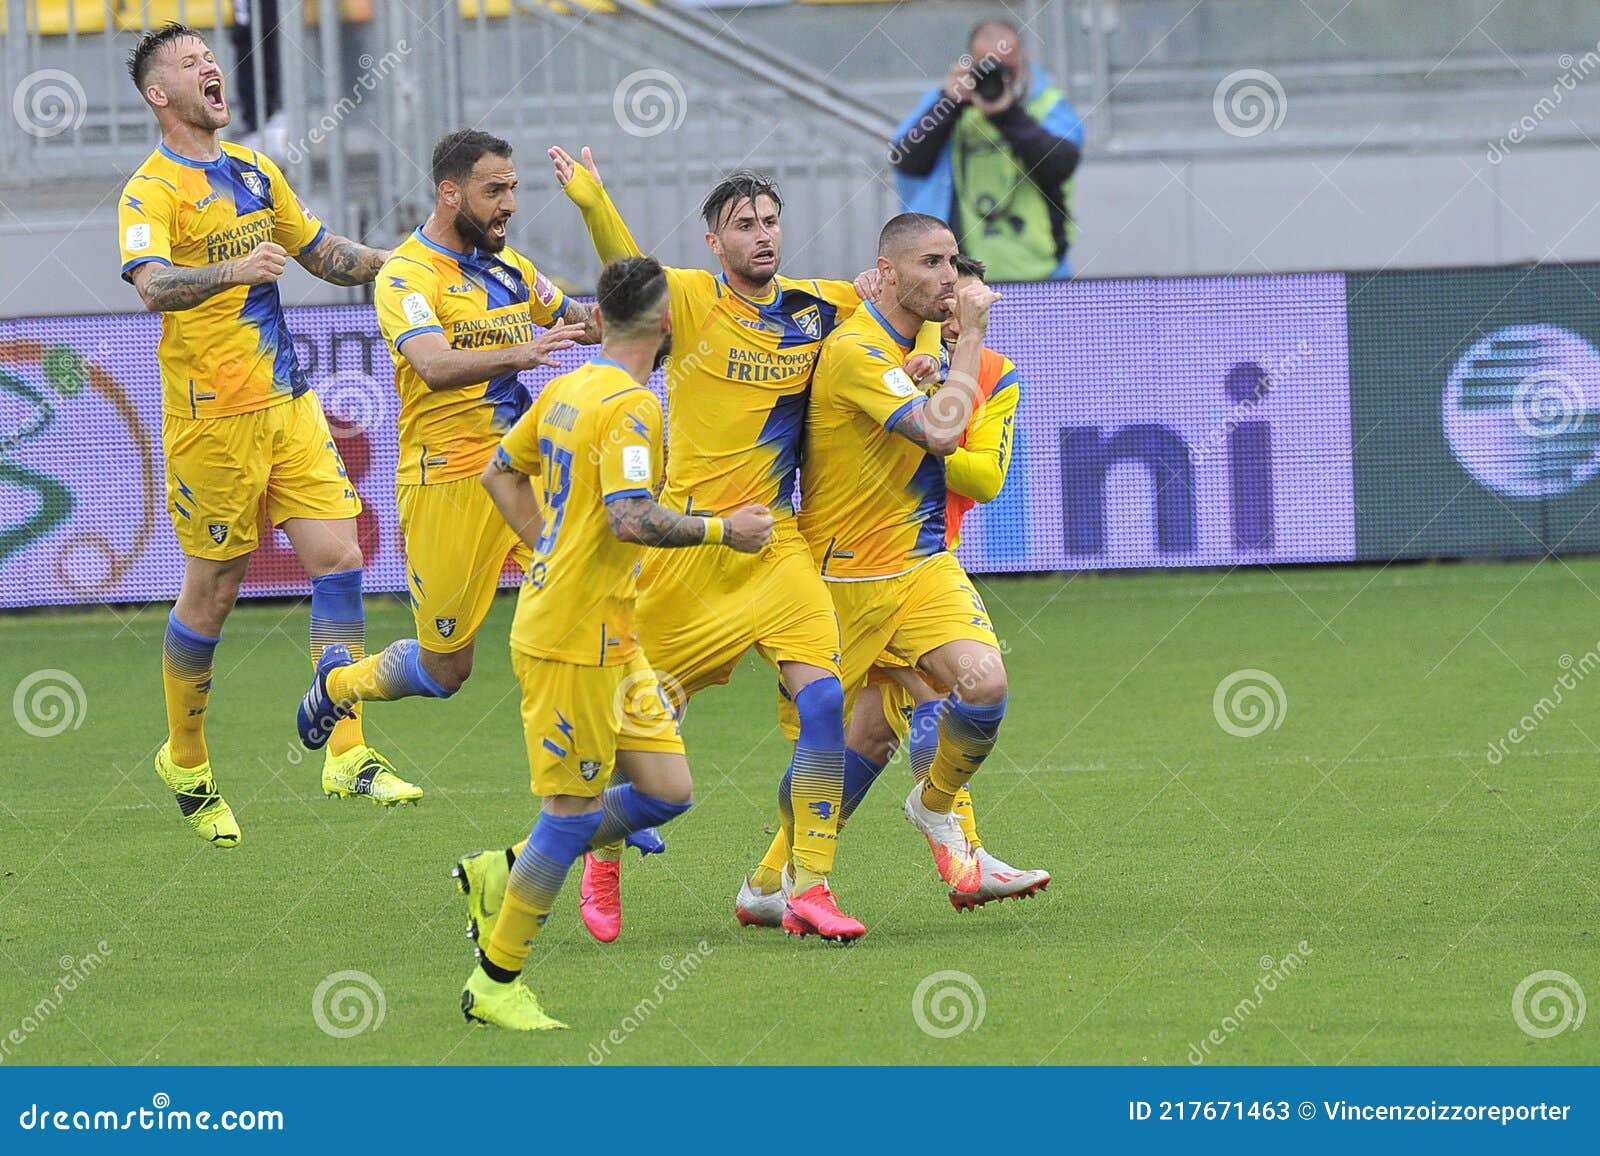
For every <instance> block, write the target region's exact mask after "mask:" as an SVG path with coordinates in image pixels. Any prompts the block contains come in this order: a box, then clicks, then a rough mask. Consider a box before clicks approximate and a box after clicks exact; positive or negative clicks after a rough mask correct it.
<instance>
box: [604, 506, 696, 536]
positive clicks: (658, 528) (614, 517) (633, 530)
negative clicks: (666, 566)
mask: <svg viewBox="0 0 1600 1156" xmlns="http://www.w3.org/2000/svg"><path fill="white" fill-rule="evenodd" d="M606 520H607V521H609V522H610V523H611V532H612V533H613V534H615V535H616V536H617V538H618V539H619V540H621V541H623V542H637V543H639V544H640V545H641V546H698V545H700V544H701V543H703V542H704V541H705V540H706V526H705V519H704V518H701V517H700V516H699V515H697V514H696V515H691V514H675V513H673V512H672V511H671V510H669V509H667V508H666V507H664V506H660V505H657V504H656V502H654V501H653V500H652V499H650V498H617V499H616V500H615V501H610V502H607V503H606Z"/></svg>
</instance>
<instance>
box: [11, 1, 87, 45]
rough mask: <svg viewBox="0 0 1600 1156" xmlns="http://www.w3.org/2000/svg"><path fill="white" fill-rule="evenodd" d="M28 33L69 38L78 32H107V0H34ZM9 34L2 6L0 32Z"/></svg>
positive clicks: (28, 11)
mask: <svg viewBox="0 0 1600 1156" xmlns="http://www.w3.org/2000/svg"><path fill="white" fill-rule="evenodd" d="M27 13H28V31H29V32H37V33H39V34H40V35H41V36H65V35H66V34H67V33H68V32H71V31H72V30H73V29H74V28H76V29H77V31H78V32H80V33H83V32H103V31H105V27H106V0H77V3H76V4H68V3H67V0H33V2H31V3H29V4H28V5H27ZM6 31H9V29H8V27H7V10H6V7H5V5H3V4H0V32H6Z"/></svg>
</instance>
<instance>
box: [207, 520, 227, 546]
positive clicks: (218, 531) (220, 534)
mask: <svg viewBox="0 0 1600 1156" xmlns="http://www.w3.org/2000/svg"><path fill="white" fill-rule="evenodd" d="M206 529H208V530H210V531H211V540H212V541H213V542H215V543H216V544H217V545H219V546H220V545H222V544H223V543H224V542H226V541H227V540H228V523H226V522H212V523H211V524H210V525H208V526H207V527H206Z"/></svg>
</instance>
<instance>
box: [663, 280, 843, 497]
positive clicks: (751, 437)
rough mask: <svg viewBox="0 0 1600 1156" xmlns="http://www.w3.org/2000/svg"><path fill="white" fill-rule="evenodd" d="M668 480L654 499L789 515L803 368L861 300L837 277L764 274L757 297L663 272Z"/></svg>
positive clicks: (801, 424)
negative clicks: (763, 295)
mask: <svg viewBox="0 0 1600 1156" xmlns="http://www.w3.org/2000/svg"><path fill="white" fill-rule="evenodd" d="M666 273H667V285H668V287H669V289H670V292H671V304H672V352H671V359H670V360H669V361H668V362H667V364H666V380H667V449H668V457H667V484H666V488H665V489H664V490H663V491H662V494H661V504H662V505H664V506H666V507H667V508H668V509H672V510H677V511H680V512H682V513H686V514H688V513H693V514H702V513H703V514H710V515H720V514H730V513H732V512H733V511H734V510H736V509H738V508H739V507H740V506H745V505H750V504H751V503H760V504H761V505H764V506H767V507H769V508H770V509H771V510H772V513H773V516H774V517H778V518H781V517H783V516H784V515H786V514H787V515H793V513H794V506H795V502H794V479H795V470H796V468H797V467H798V466H799V464H800V437H801V434H802V433H803V432H804V430H805V419H806V398H807V394H808V387H809V385H810V382H811V370H812V367H813V366H814V365H815V364H816V360H817V350H818V348H820V346H821V344H822V339H823V338H825V337H826V336H827V335H828V334H829V333H830V332H832V330H833V328H834V326H835V325H837V324H838V322H839V320H840V319H841V318H843V317H848V316H850V315H851V314H852V313H854V312H855V311H856V308H857V307H858V306H859V305H860V304H861V298H860V297H858V296H857V295H856V291H855V289H854V287H853V286H851V285H850V283H849V282H848V281H796V280H792V279H790V278H788V277H775V278H773V286H772V292H771V294H770V296H769V297H768V298H767V299H766V300H764V301H756V300H752V299H750V298H748V297H744V296H742V295H741V294H739V293H736V292H735V291H734V290H733V289H731V288H729V286H728V283H727V282H726V281H725V280H724V279H723V278H722V277H720V276H716V275H713V274H711V273H708V272H706V271H704V270H702V269H668V270H667V271H666Z"/></svg>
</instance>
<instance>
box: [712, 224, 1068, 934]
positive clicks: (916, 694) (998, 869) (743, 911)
mask: <svg viewBox="0 0 1600 1156" xmlns="http://www.w3.org/2000/svg"><path fill="white" fill-rule="evenodd" d="M984 275H985V269H984V266H983V262H982V261H979V260H978V259H977V258H975V257H968V256H966V255H965V254H962V255H959V256H957V257H956V290H957V291H958V292H959V291H961V290H962V289H964V288H965V287H966V286H967V285H970V284H981V283H982V282H983V281H984ZM874 299H876V298H874ZM941 328H942V334H943V338H944V343H945V348H946V350H949V349H950V348H952V347H953V346H954V345H955V343H956V341H957V340H958V339H959V338H960V336H961V324H960V319H959V318H957V317H956V316H954V315H953V314H952V315H951V316H950V317H949V318H947V319H946V320H945V322H944V324H943V326H942V327H941ZM1021 390H1022V378H1021V375H1020V374H1019V373H1018V372H1017V367H1016V366H1015V365H1013V364H1012V362H1011V359H1010V358H1009V357H1006V356H1005V355H1004V354H1002V353H998V352H996V351H995V350H992V349H988V348H985V349H984V350H983V354H982V359H981V361H980V362H979V368H978V395H977V407H976V409H975V410H974V411H973V414H972V420H971V421H970V422H969V423H968V425H967V429H966V432H965V433H964V434H963V435H962V438H961V444H960V445H958V446H957V447H956V449H955V450H954V451H953V452H952V453H951V454H950V456H949V457H947V458H946V459H945V463H944V464H945V484H946V485H947V486H948V487H949V496H948V498H947V500H946V503H945V544H946V545H947V546H948V547H949V548H950V549H952V550H954V549H955V548H956V546H957V545H958V544H959V542H960V538H961V520H962V518H963V517H965V515H966V513H967V511H968V510H970V509H971V508H972V507H973V506H974V505H976V504H979V503H984V502H990V501H993V500H994V499H995V498H996V497H998V496H999V494H1000V490H1001V488H1002V487H1003V486H1004V485H1005V481H1006V474H1007V472H1008V471H1009V469H1010V465H1011V449H1012V445H1013V427H1014V424H1015V420H1016V413H1017V401H1018V398H1019V396H1020V394H1021ZM944 702H945V697H944V695H942V694H939V693H938V692H936V691H934V690H933V689H932V688H931V687H929V686H928V684H927V682H926V681H925V680H924V679H923V678H922V677H921V676H920V675H919V674H917V672H916V671H915V670H913V669H912V668H911V667H909V666H907V665H906V664H905V663H903V662H901V661H900V660H899V659H897V658H896V657H895V656H894V655H893V654H890V653H888V652H885V653H883V654H880V655H879V656H878V660H877V662H876V663H875V664H874V665H873V668H872V672H871V674H870V675H869V677H868V680H867V685H866V686H864V687H862V688H861V690H860V691H859V693H857V694H856V696H855V700H854V706H853V708H852V710H851V712H850V717H849V721H848V722H847V723H846V725H845V752H844V757H845V765H844V788H845V789H844V807H843V810H842V811H841V813H840V814H841V818H842V819H844V820H848V819H849V818H850V816H851V815H852V814H853V813H854V812H855V810H856V809H857V807H859V806H860V804H861V801H862V799H864V798H865V797H866V793H867V791H868V789H869V788H870V787H871V786H872V784H873V783H874V782H875V781H876V780H877V777H878V775H879V774H880V773H881V772H882V771H883V768H884V767H885V766H886V765H887V764H888V762H889V760H890V759H892V758H893V757H894V755H895V752H896V751H897V750H898V749H899V747H900V744H901V743H902V742H904V741H906V740H907V739H908V738H909V740H910V754H911V769H912V771H913V772H914V774H915V776H916V778H917V779H918V780H919V781H922V780H925V779H926V778H927V775H928V767H929V766H930V765H931V764H932V762H933V756H934V749H935V746H936V744H937V741H938V725H939V715H940V713H941V712H942V711H943V710H944ZM793 714H794V710H793V706H792V704H790V703H789V702H788V701H787V699H782V698H781V696H780V712H779V715H780V723H781V725H782V726H783V729H784V733H785V734H789V735H793V733H794V728H795V719H794V718H793ZM954 814H955V816H956V820H957V821H958V822H959V823H960V824H961V830H962V833H963V834H965V835H966V837H967V842H968V843H969V844H970V845H971V847H972V849H973V852H974V853H975V855H976V857H977V859H978V863H979V866H980V867H981V868H982V872H983V876H982V882H981V883H980V884H979V887H978V890H977V891H975V892H963V891H958V890H956V889H955V888H951V889H950V892H949V897H950V902H951V904H952V905H953V906H954V907H955V908H956V909H957V910H958V911H966V910H969V909H971V908H973V907H979V906H982V905H983V904H985V903H991V902H994V901H995V900H1000V899H1010V898H1018V897H1024V896H1028V895H1032V894H1035V893H1037V892H1039V891H1042V890H1044V889H1045V888H1046V887H1048V886H1049V885H1050V874H1049V872H1047V871H1039V870H1022V869H1019V868H1016V867H1012V866H1011V865H1010V864H1009V863H1007V862H1005V860H1003V859H1000V858H999V857H998V856H996V855H994V854H993V853H992V852H991V851H989V850H988V849H987V848H985V847H984V846H983V843H982V841H981V840H980V839H979V836H978V830H977V820H976V817H975V814H974V811H973V803H972V795H971V792H969V791H968V790H967V788H966V787H962V789H961V790H960V791H958V792H957V793H956V805H955V808H954ZM788 857H789V845H788V844H787V843H786V842H785V841H784V838H783V833H782V832H781V831H780V832H779V833H778V834H777V835H776V836H775V837H774V838H773V840H772V845H771V846H770V847H769V848H768V851H767V855H766V857H765V858H764V859H763V860H762V862H763V865H765V866H771V867H776V868H778V869H782V868H783V867H784V866H785V864H786V863H787V860H788ZM734 911H735V914H736V915H737V917H738V920H739V922H740V923H741V924H743V925H745V926H757V927H777V926H778V925H779V923H780V921H781V920H782V917H783V902H782V898H781V896H763V895H757V894H755V893H753V892H752V891H751V890H750V889H749V887H748V886H746V887H745V888H743V889H741V891H740V893H739V897H738V899H737V900H736V901H735V905H734Z"/></svg>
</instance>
